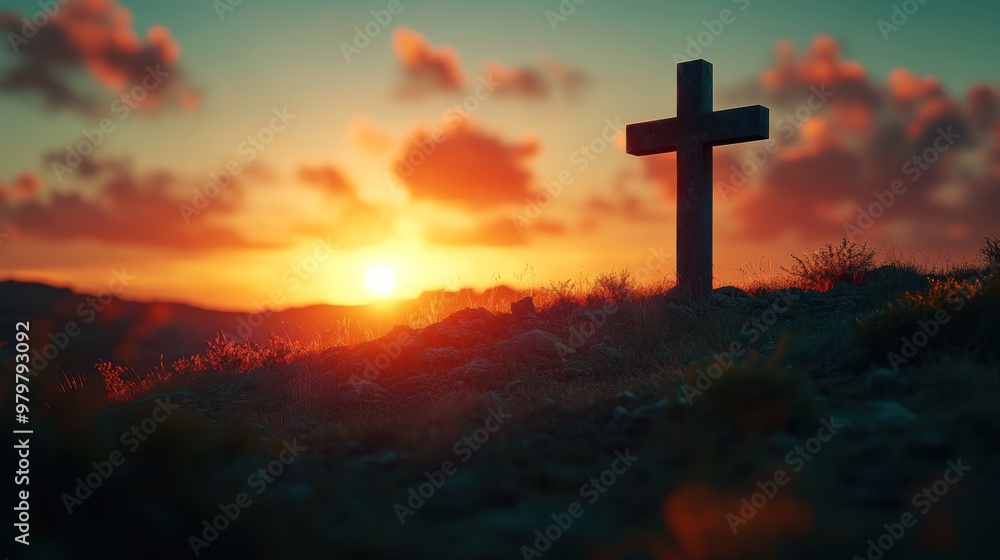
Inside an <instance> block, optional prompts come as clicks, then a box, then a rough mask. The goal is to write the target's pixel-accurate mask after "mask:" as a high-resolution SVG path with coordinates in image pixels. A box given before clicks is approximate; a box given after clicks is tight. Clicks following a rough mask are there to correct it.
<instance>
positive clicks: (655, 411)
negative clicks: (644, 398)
mask: <svg viewBox="0 0 1000 560" xmlns="http://www.w3.org/2000/svg"><path fill="white" fill-rule="evenodd" d="M668 406H669V404H667V401H665V400H663V399H657V400H655V401H653V402H651V403H647V404H644V405H642V406H640V407H639V408H637V409H635V410H633V411H632V412H631V413H629V416H631V417H632V418H634V419H645V420H663V419H664V418H666V417H667V407H668Z"/></svg>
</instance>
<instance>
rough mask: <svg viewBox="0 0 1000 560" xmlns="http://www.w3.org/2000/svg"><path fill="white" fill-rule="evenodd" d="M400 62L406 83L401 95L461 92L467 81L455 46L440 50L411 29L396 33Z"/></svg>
mask: <svg viewBox="0 0 1000 560" xmlns="http://www.w3.org/2000/svg"><path fill="white" fill-rule="evenodd" d="M392 47H393V50H394V52H395V53H396V59H397V60H399V62H400V64H402V65H403V71H404V73H405V78H406V81H405V82H404V84H403V86H402V87H401V88H400V90H399V93H400V95H402V96H405V97H414V96H421V95H424V94H427V93H430V92H434V91H460V90H461V89H462V88H463V87H464V86H465V82H466V78H465V74H464V73H463V72H462V68H461V64H460V62H459V59H458V52H457V51H455V49H454V47H451V46H443V47H437V46H434V45H432V44H431V43H430V42H429V41H428V40H427V39H426V38H425V37H424V36H423V35H421V34H420V33H417V32H416V31H414V30H412V29H410V28H408V27H397V28H396V29H395V30H394V31H393V33H392Z"/></svg>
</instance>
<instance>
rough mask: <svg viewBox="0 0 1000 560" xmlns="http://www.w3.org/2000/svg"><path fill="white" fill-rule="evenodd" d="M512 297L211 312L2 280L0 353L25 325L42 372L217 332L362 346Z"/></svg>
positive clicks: (146, 354) (151, 357)
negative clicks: (397, 328)
mask: <svg viewBox="0 0 1000 560" xmlns="http://www.w3.org/2000/svg"><path fill="white" fill-rule="evenodd" d="M515 297H516V292H515V291H514V290H512V289H511V288H508V287H506V286H498V287H497V288H494V289H490V290H486V291H485V292H476V291H473V290H469V289H464V290H461V291H459V292H446V291H433V292H424V293H422V294H421V295H420V296H419V297H417V298H415V299H413V300H405V301H398V302H393V303H377V304H371V305H362V306H338V305H311V306H307V307H299V308H291V309H286V310H283V311H277V312H269V311H267V310H263V311H254V310H250V311H246V312H231V311H215V310H210V309H204V308H201V307H196V306H193V305H188V304H183V303H172V302H137V301H129V300H119V299H113V300H111V301H108V299H105V300H104V301H103V302H102V301H101V299H100V298H98V297H97V296H95V295H91V294H82V293H77V292H75V291H73V290H71V289H68V288H61V287H55V286H50V285H47V284H42V283H37V282H19V281H14V280H8V281H0V324H2V325H4V332H3V333H2V334H0V355H2V357H3V358H4V359H9V358H10V357H11V356H10V354H11V353H12V339H11V337H12V336H13V332H14V331H13V325H14V323H15V322H18V321H30V324H31V330H30V333H31V339H30V340H31V346H32V356H33V359H32V366H33V367H34V368H35V369H38V370H40V371H49V372H54V371H58V368H61V369H63V370H65V371H67V372H81V371H86V370H90V369H92V367H93V365H94V364H95V363H97V362H98V361H99V360H108V361H112V362H115V363H118V364H128V365H130V366H132V367H133V368H134V369H135V370H136V371H145V370H148V369H150V368H154V367H158V366H159V363H160V361H161V359H162V361H163V362H164V363H166V364H169V363H170V362H172V361H173V360H176V359H177V358H180V357H182V356H186V355H191V354H195V353H197V352H200V351H201V350H203V349H204V348H205V346H206V343H207V342H208V341H209V340H211V339H213V338H214V337H215V336H216V335H218V334H219V333H224V334H226V335H227V336H230V337H233V338H236V339H240V340H250V341H253V342H264V341H266V340H267V339H268V338H269V337H270V336H271V335H272V334H274V335H278V336H289V337H291V338H294V339H300V340H312V339H317V338H319V339H320V340H323V341H326V342H328V343H329V344H331V345H340V344H349V343H353V342H360V341H363V340H366V339H368V338H371V337H376V336H380V335H382V334H384V333H385V332H387V331H388V330H389V329H391V328H392V326H393V325H396V324H412V323H417V324H420V323H429V322H434V321H436V320H439V319H441V318H444V317H445V316H447V315H448V314H450V313H452V312H454V311H456V310H458V309H462V308H465V307H477V306H484V307H489V308H492V309H504V308H505V306H506V305H507V303H508V302H510V301H512V300H513V299H514V298H515Z"/></svg>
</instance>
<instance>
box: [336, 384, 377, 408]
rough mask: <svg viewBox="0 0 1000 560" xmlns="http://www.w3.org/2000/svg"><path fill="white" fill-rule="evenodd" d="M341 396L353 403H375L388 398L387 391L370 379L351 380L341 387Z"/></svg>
mask: <svg viewBox="0 0 1000 560" xmlns="http://www.w3.org/2000/svg"><path fill="white" fill-rule="evenodd" d="M339 389H340V394H341V396H343V397H345V398H347V400H349V401H352V402H368V403H370V402H375V401H378V400H381V399H382V398H383V397H385V396H386V390H385V389H384V388H383V387H382V386H381V385H379V384H378V383H375V382H374V381H371V380H369V379H349V380H348V381H347V382H345V383H343V384H342V385H341V386H340V387H339Z"/></svg>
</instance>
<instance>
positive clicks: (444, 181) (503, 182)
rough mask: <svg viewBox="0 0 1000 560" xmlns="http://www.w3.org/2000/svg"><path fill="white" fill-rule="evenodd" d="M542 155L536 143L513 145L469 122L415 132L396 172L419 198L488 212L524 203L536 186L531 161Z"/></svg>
mask: <svg viewBox="0 0 1000 560" xmlns="http://www.w3.org/2000/svg"><path fill="white" fill-rule="evenodd" d="M449 124H450V123H449ZM538 152H539V144H538V142H537V141H536V140H533V139H526V140H523V141H521V142H519V143H507V142H505V141H504V140H503V139H502V138H500V137H498V136H494V135H492V134H489V133H487V132H485V131H483V130H481V129H480V128H479V127H478V126H476V125H475V124H474V123H473V122H472V121H471V120H469V119H465V120H462V121H459V122H458V123H457V124H450V126H444V127H442V128H439V129H436V130H435V131H434V132H429V131H427V130H425V129H422V128H420V129H417V130H416V131H414V132H413V133H412V134H411V135H410V137H409V138H408V139H407V140H406V141H405V142H404V143H403V146H402V150H401V152H400V154H399V156H398V157H397V158H396V161H395V164H394V166H393V172H394V173H395V174H396V175H397V176H398V177H400V178H401V179H402V181H403V183H405V184H406V186H407V187H408V188H409V190H410V193H411V195H412V196H413V197H414V198H415V199H418V200H428V201H434V202H439V203H442V204H445V205H449V206H454V207H458V208H461V209H464V210H472V211H482V210H488V209H491V208H495V207H498V206H504V205H508V204H522V205H523V204H524V199H525V197H527V196H528V195H530V194H531V192H532V191H531V185H532V184H533V183H534V178H533V175H532V173H531V172H530V171H529V170H528V169H527V162H528V160H530V159H531V158H532V157H534V156H535V155H536V154H537V153H538Z"/></svg>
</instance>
